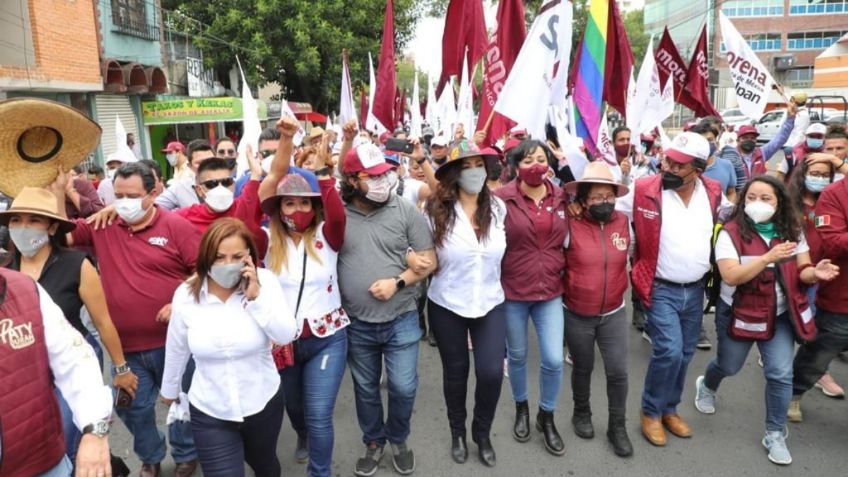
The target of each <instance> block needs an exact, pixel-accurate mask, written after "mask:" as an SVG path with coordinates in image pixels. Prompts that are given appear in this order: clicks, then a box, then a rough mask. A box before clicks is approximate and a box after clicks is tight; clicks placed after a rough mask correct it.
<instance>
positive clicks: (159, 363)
mask: <svg viewBox="0 0 848 477" xmlns="http://www.w3.org/2000/svg"><path fill="white" fill-rule="evenodd" d="M124 357H125V358H126V360H127V364H128V365H129V367H130V368H131V369H132V372H133V373H135V375H136V376H138V389H137V390H136V392H135V399H133V402H132V405H131V406H130V407H129V408H127V409H117V413H118V417H120V418H121V420H122V421H123V422H124V425H126V426H127V429H129V431H130V434H132V435H133V450H134V451H135V453H136V455H138V458H139V460H140V461H141V462H142V463H143V464H158V463H159V462H161V461H162V460H163V459H164V458H165V450H166V447H165V436H164V435H163V434H162V433H161V432H159V429H158V428H157V427H156V401H157V399H158V397H159V388H160V387H161V386H162V373H163V372H164V371H165V347H164V346H163V347H162V348H156V349H151V350H147V351H138V352H135V353H124ZM112 374H113V375H114V370H113V372H112ZM192 375H194V360H189V363H188V365H187V366H186V370H185V373H184V374H183V386H182V387H183V391H187V390H188V388H189V386H191V377H192ZM168 441H169V442H170V443H171V455H172V456H173V457H174V462H177V463H182V462H188V461H191V460H195V459H197V451H196V450H195V448H194V439H193V438H192V435H191V423H190V422H182V421H177V422H175V423H173V424H171V425H170V426H168Z"/></svg>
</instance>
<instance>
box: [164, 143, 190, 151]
mask: <svg viewBox="0 0 848 477" xmlns="http://www.w3.org/2000/svg"><path fill="white" fill-rule="evenodd" d="M162 152H165V153H168V152H185V146H183V143H181V142H180V141H171V142H169V143H168V146H167V147H165V149H162Z"/></svg>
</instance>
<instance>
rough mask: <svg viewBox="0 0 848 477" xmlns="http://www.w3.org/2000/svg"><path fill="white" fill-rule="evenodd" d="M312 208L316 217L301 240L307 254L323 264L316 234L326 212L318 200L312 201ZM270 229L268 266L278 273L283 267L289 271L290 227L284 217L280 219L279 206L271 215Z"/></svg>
mask: <svg viewBox="0 0 848 477" xmlns="http://www.w3.org/2000/svg"><path fill="white" fill-rule="evenodd" d="M312 209H313V210H315V217H314V218H313V219H312V223H311V224H309V228H307V229H306V231H304V232H303V234H302V236H301V240H303V241H304V246H305V247H306V254H307V255H309V256H310V257H312V258H313V259H314V260H315V261H316V262H318V263H319V264H322V265H323V262H322V261H321V258H319V257H318V253H317V252H316V251H315V246H314V245H313V244H314V243H315V236H316V234H317V230H318V224H320V223H321V221H322V220H323V216H324V214H323V213H322V211H321V208H320V207H319V206H318V202H317V201H314V200H313V201H312ZM270 218H271V222H270V227H269V228H270V231H271V245H270V247H269V249H268V256H267V257H266V258H265V261H266V262H267V263H268V268H269V269H270V270H271V271H273V272H274V273H276V274H278V275H279V274H281V273H283V268H285V269H286V270H287V271H288V270H289V264H288V248H289V247H288V243H287V242H286V239H288V237H289V231H288V228H287V227H286V226H285V225H283V221H282V219H280V208H279V205H278V206H277V209H276V213H274V214H272V215H271V216H270Z"/></svg>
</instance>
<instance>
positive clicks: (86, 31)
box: [0, 0, 102, 83]
mask: <svg viewBox="0 0 848 477" xmlns="http://www.w3.org/2000/svg"><path fill="white" fill-rule="evenodd" d="M28 8H29V17H30V23H31V29H32V36H33V38H32V43H33V47H34V50H35V61H36V65H33V66H30V67H29V69H27V67H25V66H10V65H0V78H3V77H6V78H14V79H27V77H29V79H30V80H31V81H33V82H39V81H68V82H77V83H101V81H102V79H101V76H100V58H99V47H98V42H97V29H96V28H97V26H96V23H95V18H94V5H93V4H92V0H76V1H59V0H54V1H44V0H28ZM27 70H29V71H27Z"/></svg>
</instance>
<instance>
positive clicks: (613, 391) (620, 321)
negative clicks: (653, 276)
mask: <svg viewBox="0 0 848 477" xmlns="http://www.w3.org/2000/svg"><path fill="white" fill-rule="evenodd" d="M627 329H628V328H627V312H626V311H625V309H624V308H621V309H620V310H618V311H616V312H615V313H613V314H611V315H606V316H603V317H601V316H589V317H584V316H579V315H575V314H574V313H572V312H570V311H568V310H566V311H565V338H566V341H568V349H570V350H571V360H572V361H573V362H574V366H572V368H571V387H572V388H573V395H574V408H575V410H578V411H588V410H589V395H590V389H591V387H592V386H591V385H592V369H593V368H594V366H595V343H598V348H600V350H601V358H602V359H603V360H604V371H605V372H606V377H607V400H608V403H609V404H608V405H609V411H610V415H611V416H612V415H616V416H624V411H625V407H626V404H627V344H628V336H627Z"/></svg>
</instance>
